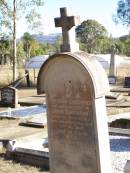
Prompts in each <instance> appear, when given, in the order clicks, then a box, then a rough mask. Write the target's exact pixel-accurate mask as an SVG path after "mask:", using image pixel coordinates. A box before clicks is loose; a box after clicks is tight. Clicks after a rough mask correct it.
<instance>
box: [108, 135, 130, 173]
mask: <svg viewBox="0 0 130 173" xmlns="http://www.w3.org/2000/svg"><path fill="white" fill-rule="evenodd" d="M110 149H111V159H112V161H111V162H112V170H113V172H112V173H124V167H125V164H126V162H127V160H130V137H125V136H119V135H118V136H114V135H111V136H110Z"/></svg>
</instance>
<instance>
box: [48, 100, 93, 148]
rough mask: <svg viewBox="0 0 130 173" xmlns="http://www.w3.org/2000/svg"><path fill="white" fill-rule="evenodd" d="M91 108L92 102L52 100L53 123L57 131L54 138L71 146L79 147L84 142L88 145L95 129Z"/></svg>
mask: <svg viewBox="0 0 130 173" xmlns="http://www.w3.org/2000/svg"><path fill="white" fill-rule="evenodd" d="M91 108H92V102H91V101H90V100H83V99H77V100H76V99H75V100H68V101H67V100H61V99H51V100H50V101H49V110H50V114H51V123H52V124H53V127H54V129H55V131H54V132H53V135H54V138H55V139H56V138H57V139H58V140H61V139H63V138H64V140H65V141H67V142H68V144H71V145H76V144H77V145H78V144H79V143H81V142H82V141H86V142H87V143H88V141H90V140H88V138H90V133H92V132H91V129H92V127H93V123H92V116H91Z"/></svg>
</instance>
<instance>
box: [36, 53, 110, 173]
mask: <svg viewBox="0 0 130 173" xmlns="http://www.w3.org/2000/svg"><path fill="white" fill-rule="evenodd" d="M108 88H109V87H108V80H107V77H106V75H105V72H104V70H103V69H102V67H101V66H100V64H98V62H97V61H96V59H95V58H94V57H91V56H90V55H88V54H86V53H84V52H79V53H73V54H72V53H61V54H56V55H53V56H51V57H50V58H49V59H48V61H47V62H46V63H45V64H44V65H43V66H42V68H41V69H40V73H39V76H38V93H39V94H41V93H43V92H44V91H45V93H46V96H47V106H48V112H47V114H48V133H49V152H50V170H51V173H61V172H62V173H79V172H80V173H104V172H106V168H107V172H109V173H111V166H110V155H109V154H110V151H109V142H108V140H109V138H108V128H107V118H106V107H105V99H104V96H105V93H106V92H108Z"/></svg>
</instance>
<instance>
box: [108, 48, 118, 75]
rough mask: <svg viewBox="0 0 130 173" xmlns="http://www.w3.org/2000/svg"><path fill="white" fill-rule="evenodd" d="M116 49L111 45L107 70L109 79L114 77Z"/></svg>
mask: <svg viewBox="0 0 130 173" xmlns="http://www.w3.org/2000/svg"><path fill="white" fill-rule="evenodd" d="M115 54H116V47H115V46H114V45H113V46H112V48H111V62H110V69H109V77H116V61H115Z"/></svg>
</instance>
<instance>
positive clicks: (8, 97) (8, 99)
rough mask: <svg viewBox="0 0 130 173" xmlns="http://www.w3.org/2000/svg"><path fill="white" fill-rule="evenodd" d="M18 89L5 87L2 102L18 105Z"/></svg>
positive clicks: (9, 105)
mask: <svg viewBox="0 0 130 173" xmlns="http://www.w3.org/2000/svg"><path fill="white" fill-rule="evenodd" d="M17 95H18V94H17V89H16V88H14V87H10V86H8V87H4V88H2V89H1V104H2V105H3V106H8V107H13V108H15V107H17V106H18V98H17Z"/></svg>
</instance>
